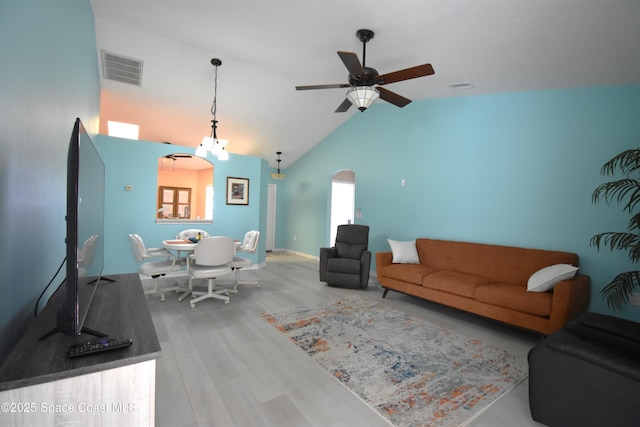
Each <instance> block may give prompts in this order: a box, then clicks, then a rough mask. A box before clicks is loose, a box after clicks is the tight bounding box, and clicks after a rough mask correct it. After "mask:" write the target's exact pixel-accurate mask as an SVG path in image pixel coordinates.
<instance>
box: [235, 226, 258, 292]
mask: <svg viewBox="0 0 640 427" xmlns="http://www.w3.org/2000/svg"><path fill="white" fill-rule="evenodd" d="M259 239H260V232H259V231H257V230H251V231H247V233H246V234H245V235H244V239H243V240H242V243H241V244H240V246H239V247H238V248H237V249H236V252H245V253H249V254H255V253H256V250H257V249H258V241H259ZM252 265H253V262H252V261H251V260H250V259H249V258H244V257H239V256H234V257H233V260H232V261H231V267H232V268H233V270H234V271H235V273H236V281H235V283H234V285H233V291H234V293H235V292H237V291H238V285H256V287H258V286H260V285H258V282H257V281H247V280H240V278H239V273H240V270H241V269H243V268H249V267H251V266H252Z"/></svg>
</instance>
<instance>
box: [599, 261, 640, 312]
mask: <svg viewBox="0 0 640 427" xmlns="http://www.w3.org/2000/svg"><path fill="white" fill-rule="evenodd" d="M637 287H640V271H628V272H626V273H621V274H618V275H617V276H616V277H615V278H614V279H613V281H612V282H611V283H609V284H608V285H607V286H605V287H604V288H602V290H601V291H600V295H602V297H603V298H604V299H605V300H606V301H607V307H609V308H612V309H614V310H616V311H619V310H622V308H623V306H624V305H625V304H627V303H629V294H631V292H633V289H634V288H637Z"/></svg>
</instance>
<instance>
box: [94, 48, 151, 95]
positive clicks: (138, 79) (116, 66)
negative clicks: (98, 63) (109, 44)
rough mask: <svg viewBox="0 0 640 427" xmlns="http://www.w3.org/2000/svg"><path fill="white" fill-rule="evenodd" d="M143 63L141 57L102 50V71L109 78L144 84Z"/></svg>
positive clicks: (138, 84)
mask: <svg viewBox="0 0 640 427" xmlns="http://www.w3.org/2000/svg"><path fill="white" fill-rule="evenodd" d="M142 64H143V61H141V60H139V59H133V58H126V57H124V56H121V55H116V54H114V53H109V52H105V51H104V50H103V51H102V71H103V73H104V78H105V79H107V80H115V81H117V82H122V83H129V84H132V85H136V86H142Z"/></svg>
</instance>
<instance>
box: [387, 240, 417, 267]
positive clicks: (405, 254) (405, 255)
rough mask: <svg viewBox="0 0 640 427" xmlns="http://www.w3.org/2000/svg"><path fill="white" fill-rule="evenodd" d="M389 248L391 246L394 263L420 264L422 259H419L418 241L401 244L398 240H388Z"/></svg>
mask: <svg viewBox="0 0 640 427" xmlns="http://www.w3.org/2000/svg"><path fill="white" fill-rule="evenodd" d="M387 241H388V242H389V246H391V253H392V254H393V262H395V263H399V264H418V263H420V259H419V258H418V251H417V250H416V241H415V240H411V241H409V242H400V241H398V240H391V239H387Z"/></svg>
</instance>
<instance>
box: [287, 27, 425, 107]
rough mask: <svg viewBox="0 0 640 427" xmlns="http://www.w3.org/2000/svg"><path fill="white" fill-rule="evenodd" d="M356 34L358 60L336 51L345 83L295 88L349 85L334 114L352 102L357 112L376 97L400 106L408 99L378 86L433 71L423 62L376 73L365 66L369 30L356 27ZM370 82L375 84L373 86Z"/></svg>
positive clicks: (305, 88)
mask: <svg viewBox="0 0 640 427" xmlns="http://www.w3.org/2000/svg"><path fill="white" fill-rule="evenodd" d="M356 36H357V37H358V39H359V40H360V41H361V42H362V63H360V60H359V59H358V55H356V54H355V53H353V52H344V51H338V56H339V57H340V59H341V60H342V62H343V64H344V65H345V67H346V68H347V70H348V71H349V76H348V81H349V83H338V84H324V85H309V86H296V90H315V89H338V88H349V90H348V91H347V97H346V99H345V100H344V101H343V102H342V104H340V105H339V106H338V108H337V109H336V111H335V112H336V113H343V112H345V111H347V110H348V109H349V108H350V107H351V105H352V104H355V105H356V106H357V107H358V109H359V110H360V111H364V110H366V109H367V108H368V107H369V106H370V105H371V103H373V102H374V101H375V100H376V99H377V98H378V97H380V98H381V99H382V100H384V101H387V102H389V103H391V104H393V105H395V106H398V107H401V108H402V107H404V106H405V105H407V104H409V103H410V102H411V100H410V99H407V98H405V97H403V96H400V95H398V94H397V93H395V92H392V91H390V90H388V89H385V88H383V87H380V86H382V85H387V84H389V83H395V82H400V81H404V80H410V79H415V78H418V77H424V76H430V75H432V74H434V73H435V72H434V71H433V67H432V66H431V64H423V65H418V66H415V67H410V68H405V69H402V70H398V71H393V72H391V73H386V74H382V75H379V74H378V71H377V70H376V69H375V68H371V67H367V66H366V54H367V50H366V49H367V42H369V41H370V40H371V39H372V38H373V36H374V33H373V31H371V30H366V29H362V30H358V31H357V32H356ZM374 85H378V86H376V87H373V86H374Z"/></svg>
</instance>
